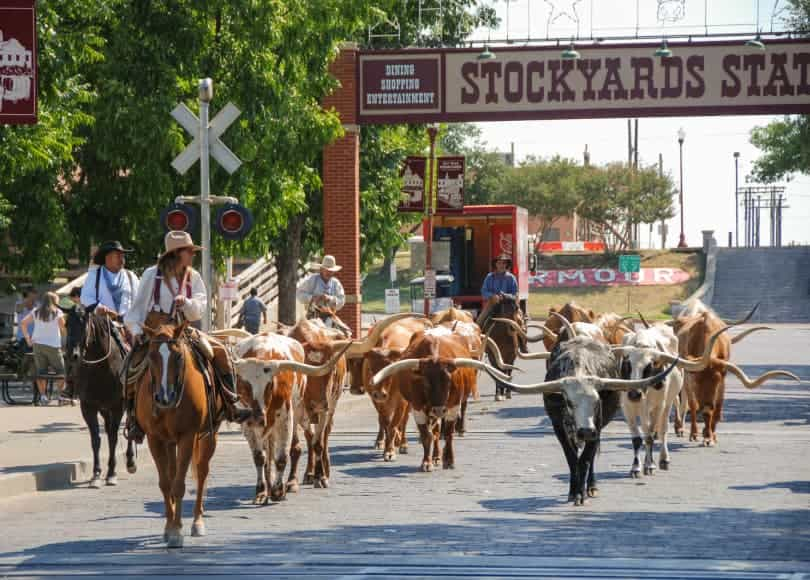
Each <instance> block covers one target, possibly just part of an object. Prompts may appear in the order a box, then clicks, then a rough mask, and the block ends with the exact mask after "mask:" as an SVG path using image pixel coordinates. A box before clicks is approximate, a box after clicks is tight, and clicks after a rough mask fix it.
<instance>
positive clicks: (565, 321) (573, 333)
mask: <svg viewBox="0 0 810 580" xmlns="http://www.w3.org/2000/svg"><path fill="white" fill-rule="evenodd" d="M551 315H552V316H556V317H557V318H559V319H560V322H562V323H563V326H565V329H566V330H567V331H568V340H571V339H572V338H576V336H577V331H576V330H574V327H573V326H572V325H571V323H570V322H569V321H568V319H567V318H566V317H565V316H563V315H562V314H560V313H559V312H552V313H551Z"/></svg>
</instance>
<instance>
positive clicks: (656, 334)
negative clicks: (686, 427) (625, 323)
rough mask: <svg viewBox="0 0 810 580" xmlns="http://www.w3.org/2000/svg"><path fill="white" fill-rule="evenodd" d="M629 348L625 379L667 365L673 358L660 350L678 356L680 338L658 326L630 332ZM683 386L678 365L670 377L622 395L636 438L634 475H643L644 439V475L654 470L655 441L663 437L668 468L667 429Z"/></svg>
mask: <svg viewBox="0 0 810 580" xmlns="http://www.w3.org/2000/svg"><path fill="white" fill-rule="evenodd" d="M622 343H623V347H634V348H632V349H626V350H625V351H624V352H625V353H626V354H624V357H623V359H622V361H621V375H622V378H623V379H641V378H645V377H651V376H654V375H656V374H658V373H659V372H661V370H662V369H664V368H666V366H667V364H668V363H669V362H670V360H671V359H670V360H667V358H668V357H667V358H664V357H662V356H660V355H659V354H658V353H666V354H669V355H671V356H672V357H677V356H678V339H677V337H676V336H675V333H674V332H673V331H672V329H671V328H669V327H668V326H665V325H655V326H652V327H650V328H644V329H641V330H639V331H638V332H635V333H627V334H626V335H625V336H624V339H623V341H622ZM682 387H683V371H682V370H681V369H680V368H678V369H675V370H674V371H673V372H671V373H670V374H669V375H667V377H666V378H665V379H664V380H663V381H662V382H661V383H658V384H656V385H653V386H652V387H651V388H649V389H647V390H646V391H638V390H631V391H626V392H623V393H622V394H621V406H622V411H623V412H624V418H625V420H626V421H627V425H628V427H629V428H630V434H631V435H632V437H633V466H632V467H631V468H630V476H631V477H639V475H640V474H641V462H640V459H639V454H640V451H641V443H642V440H643V441H644V446H645V454H644V475H653V474H654V473H655V461H654V459H653V442H654V441H655V440H656V439H659V440H660V446H661V448H660V463H659V465H660V466H661V469H663V470H666V469H669V463H670V459H669V448H668V447H667V430H668V427H669V414H670V411H671V410H672V406H673V404H674V403H675V401H676V399H677V398H678V395H679V394H680V392H681V388H682Z"/></svg>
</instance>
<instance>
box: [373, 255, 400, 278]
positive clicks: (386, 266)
mask: <svg viewBox="0 0 810 580" xmlns="http://www.w3.org/2000/svg"><path fill="white" fill-rule="evenodd" d="M397 249H398V248H392V249H390V250H388V251H387V252H386V253H385V259H384V260H383V265H382V267H381V268H380V271H379V272H378V276H379V277H380V278H384V279H386V280H388V278H389V276H388V275H389V274H390V273H391V264H392V263H393V262H394V257H395V256H396V254H397Z"/></svg>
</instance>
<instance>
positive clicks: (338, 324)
mask: <svg viewBox="0 0 810 580" xmlns="http://www.w3.org/2000/svg"><path fill="white" fill-rule="evenodd" d="M309 269H310V271H313V270H314V271H315V272H314V273H313V274H312V275H311V276H309V277H308V278H307V279H306V280H304V281H303V282H302V283H301V285H300V286H298V290H297V292H296V295H297V297H298V301H299V302H300V303H302V304H303V305H304V306H306V309H307V313H306V317H307V318H308V319H314V318H318V319H320V320H322V321H323V322H324V324H326V326H327V327H329V328H335V329H337V330H339V331H341V332H342V333H343V334H344V335H345V336H347V337H348V336H351V329H350V328H349V327H348V326H347V325H346V324H345V323H344V322H343V321H342V320H340V318H338V316H337V311H338V310H340V309H341V308H343V306H344V305H345V304H346V294H345V292H344V290H343V284H341V283H340V280H338V279H337V277H336V276H335V274H337V273H338V272H340V271H341V270H342V269H343V266H338V265H337V261H336V260H335V257H334V256H330V255H326V256H324V257H323V262H322V263H320V264H318V263H316V262H313V263H311V264H310V265H309Z"/></svg>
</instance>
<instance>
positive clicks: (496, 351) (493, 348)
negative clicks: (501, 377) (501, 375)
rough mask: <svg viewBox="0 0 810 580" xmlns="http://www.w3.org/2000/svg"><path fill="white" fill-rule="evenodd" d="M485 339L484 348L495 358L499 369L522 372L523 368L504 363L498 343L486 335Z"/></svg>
mask: <svg viewBox="0 0 810 580" xmlns="http://www.w3.org/2000/svg"><path fill="white" fill-rule="evenodd" d="M486 339H487V340H486V350H487V351H488V352H489V353H490V354H491V355H492V358H494V359H495V364H496V365H497V367H498V368H499V369H501V370H507V371H520V372H523V369H521V368H519V367H516V366H514V365H510V364H506V363H505V362H504V360H503V356H502V355H501V349H500V348H498V343H497V342H495V341H494V340H492V339H491V338H490V337H489V336H487V337H486Z"/></svg>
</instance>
